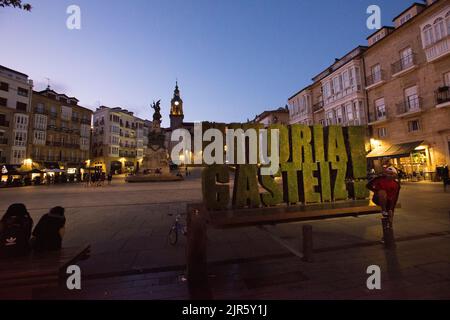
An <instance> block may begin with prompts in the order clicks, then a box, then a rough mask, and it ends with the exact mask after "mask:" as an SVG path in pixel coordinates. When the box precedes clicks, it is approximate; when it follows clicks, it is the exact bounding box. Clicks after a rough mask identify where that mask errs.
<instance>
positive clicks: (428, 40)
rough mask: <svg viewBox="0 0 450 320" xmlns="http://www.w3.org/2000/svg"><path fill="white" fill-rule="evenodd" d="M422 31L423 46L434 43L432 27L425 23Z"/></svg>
mask: <svg viewBox="0 0 450 320" xmlns="http://www.w3.org/2000/svg"><path fill="white" fill-rule="evenodd" d="M422 33H423V41H424V46H425V47H428V46H429V45H431V44H433V43H434V35H433V28H432V27H431V25H429V24H427V25H426V26H425V27H424V28H423V30H422Z"/></svg>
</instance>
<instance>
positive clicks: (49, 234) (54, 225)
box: [32, 206, 66, 251]
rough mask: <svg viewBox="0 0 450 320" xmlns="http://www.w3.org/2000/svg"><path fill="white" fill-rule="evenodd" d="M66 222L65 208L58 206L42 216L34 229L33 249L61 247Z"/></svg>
mask: <svg viewBox="0 0 450 320" xmlns="http://www.w3.org/2000/svg"><path fill="white" fill-rule="evenodd" d="M65 224H66V218H65V217H64V208H63V207H59V206H58V207H54V208H52V209H50V212H49V213H47V214H44V215H43V216H42V217H41V219H40V220H39V222H38V224H37V225H36V227H35V228H34V230H33V239H32V242H33V249H34V250H36V251H52V250H58V249H61V244H62V238H63V236H64V226H65Z"/></svg>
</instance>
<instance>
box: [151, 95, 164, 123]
mask: <svg viewBox="0 0 450 320" xmlns="http://www.w3.org/2000/svg"><path fill="white" fill-rule="evenodd" d="M160 103H161V100H158V101H156V103H155V101H153V104H152V105H151V106H150V107H151V108H152V109H153V110H155V112H154V113H153V122H155V121H156V122H158V123H160V124H161V118H162V116H161V107H160Z"/></svg>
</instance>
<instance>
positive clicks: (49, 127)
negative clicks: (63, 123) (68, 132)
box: [47, 124, 60, 131]
mask: <svg viewBox="0 0 450 320" xmlns="http://www.w3.org/2000/svg"><path fill="white" fill-rule="evenodd" d="M47 130H52V131H60V129H59V128H58V127H57V126H55V125H52V124H49V125H47Z"/></svg>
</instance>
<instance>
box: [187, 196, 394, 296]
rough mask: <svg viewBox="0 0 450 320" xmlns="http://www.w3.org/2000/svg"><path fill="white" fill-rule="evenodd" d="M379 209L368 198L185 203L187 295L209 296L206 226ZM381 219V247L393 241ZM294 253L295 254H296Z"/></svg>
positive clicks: (308, 240)
mask: <svg viewBox="0 0 450 320" xmlns="http://www.w3.org/2000/svg"><path fill="white" fill-rule="evenodd" d="M380 212H381V208H380V207H378V206H376V205H374V204H373V203H372V202H371V201H369V200H357V201H351V202H349V201H342V202H334V203H327V204H311V205H291V206H286V205H280V206H275V207H263V208H257V209H255V208H253V209H228V210H221V211H208V210H207V209H206V208H205V206H204V205H203V204H202V203H195V204H189V205H188V206H187V217H186V223H187V250H186V264H187V280H188V288H189V293H190V295H191V298H193V299H211V298H212V294H211V292H210V288H209V285H208V271H207V253H206V249H207V228H208V227H212V228H217V229H227V228H239V227H247V226H264V225H269V224H278V223H289V222H298V221H311V220H320V219H330V218H338V217H350V216H360V215H369V214H378V213H380ZM386 222H387V221H385V218H383V219H382V227H383V235H384V237H385V246H386V247H391V246H393V245H395V244H394V237H393V230H392V229H389V228H387V225H386ZM302 236H303V253H302V254H303V260H304V261H309V262H311V261H312V252H313V248H312V227H311V225H304V226H303V235H302ZM297 255H298V254H297Z"/></svg>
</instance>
